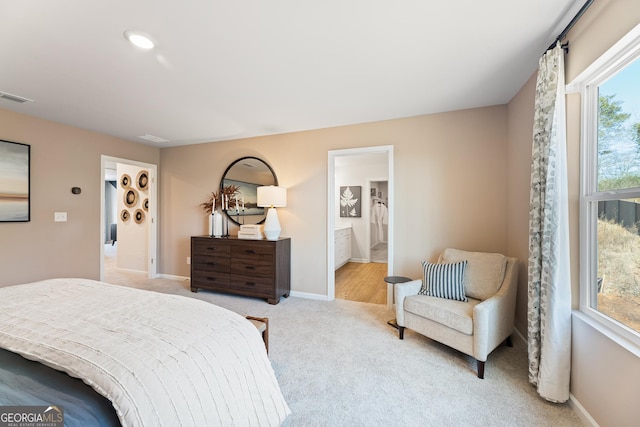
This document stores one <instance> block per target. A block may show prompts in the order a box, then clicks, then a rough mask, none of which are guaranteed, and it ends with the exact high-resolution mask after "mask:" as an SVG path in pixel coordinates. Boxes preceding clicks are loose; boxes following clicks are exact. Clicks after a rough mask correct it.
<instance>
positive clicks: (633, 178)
mask: <svg viewBox="0 0 640 427" xmlns="http://www.w3.org/2000/svg"><path fill="white" fill-rule="evenodd" d="M638 187H640V176H639V175H632V174H625V175H622V176H620V177H616V178H609V179H603V180H601V181H599V182H598V191H610V190H620V189H623V188H638Z"/></svg>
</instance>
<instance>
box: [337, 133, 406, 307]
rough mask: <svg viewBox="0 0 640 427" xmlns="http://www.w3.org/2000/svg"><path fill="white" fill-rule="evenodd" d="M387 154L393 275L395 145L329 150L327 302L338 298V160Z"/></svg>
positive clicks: (390, 271) (389, 252)
mask: <svg viewBox="0 0 640 427" xmlns="http://www.w3.org/2000/svg"><path fill="white" fill-rule="evenodd" d="M372 153H386V154H387V162H388V171H389V174H388V175H389V176H388V178H387V181H388V191H389V211H388V214H389V219H388V222H389V224H388V229H387V230H388V243H387V245H388V246H387V275H388V276H392V275H393V246H394V244H393V235H394V232H393V229H394V227H393V222H394V221H393V218H394V207H395V203H394V200H393V198H394V189H393V145H379V146H373V147H363V148H348V149H343V150H329V152H328V173H327V300H329V301H333V300H334V299H335V298H336V277H335V228H336V220H335V216H336V191H335V186H336V176H335V173H336V163H335V161H336V158H337V157H344V156H359V155H363V154H372Z"/></svg>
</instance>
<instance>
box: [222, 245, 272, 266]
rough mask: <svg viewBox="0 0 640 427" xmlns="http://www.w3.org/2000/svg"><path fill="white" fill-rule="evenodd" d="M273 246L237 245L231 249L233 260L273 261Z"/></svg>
mask: <svg viewBox="0 0 640 427" xmlns="http://www.w3.org/2000/svg"><path fill="white" fill-rule="evenodd" d="M273 254H274V249H273V245H265V244H255V243H247V244H242V243H241V244H237V245H233V247H232V248H231V258H234V259H251V260H267V261H269V262H271V261H272V260H273Z"/></svg>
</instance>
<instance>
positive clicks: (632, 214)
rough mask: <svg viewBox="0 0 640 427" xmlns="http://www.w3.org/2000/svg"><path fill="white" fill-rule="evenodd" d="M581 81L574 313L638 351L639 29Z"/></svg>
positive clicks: (639, 337) (639, 340) (639, 226)
mask: <svg viewBox="0 0 640 427" xmlns="http://www.w3.org/2000/svg"><path fill="white" fill-rule="evenodd" d="M584 74H587V76H586V77H582V76H581V77H579V78H578V80H580V79H582V81H580V82H579V84H580V85H581V88H582V89H581V91H582V102H583V140H582V163H581V164H582V168H581V175H582V176H581V182H582V189H581V200H580V220H581V225H580V228H581V236H580V239H581V245H580V246H581V263H580V265H581V277H580V286H581V296H580V307H581V311H583V312H584V313H586V314H587V315H589V316H590V317H592V318H594V319H596V320H597V321H598V322H600V323H602V324H604V325H605V326H607V327H608V328H609V329H610V330H612V331H613V332H614V333H616V334H618V335H620V336H622V337H624V338H626V339H627V340H629V341H631V342H633V343H635V344H636V345H639V346H640V78H639V76H640V26H639V27H638V28H636V29H634V31H632V33H630V35H628V36H627V37H625V38H624V39H623V40H621V42H619V43H618V44H616V46H614V47H613V48H612V49H611V50H610V51H609V52H607V54H605V55H604V56H603V58H601V59H600V60H598V61H597V62H596V64H594V66H592V67H590V68H589V69H588V70H587V71H586V72H585V73H583V75H584Z"/></svg>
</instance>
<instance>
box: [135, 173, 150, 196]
mask: <svg viewBox="0 0 640 427" xmlns="http://www.w3.org/2000/svg"><path fill="white" fill-rule="evenodd" d="M136 186H137V187H138V190H140V191H146V190H147V188H149V172H147V171H146V170H141V171H140V172H138V176H137V177H136Z"/></svg>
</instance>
